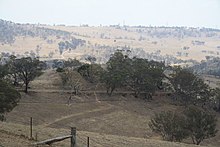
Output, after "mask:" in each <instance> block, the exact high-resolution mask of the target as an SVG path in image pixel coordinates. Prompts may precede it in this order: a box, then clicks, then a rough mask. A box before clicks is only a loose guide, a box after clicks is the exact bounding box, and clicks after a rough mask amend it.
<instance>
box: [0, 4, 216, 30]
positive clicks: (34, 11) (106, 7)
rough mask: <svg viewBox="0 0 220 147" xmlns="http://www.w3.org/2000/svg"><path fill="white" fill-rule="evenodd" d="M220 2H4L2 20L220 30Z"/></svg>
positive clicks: (0, 12) (0, 6) (0, 15)
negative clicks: (189, 27)
mask: <svg viewBox="0 0 220 147" xmlns="http://www.w3.org/2000/svg"><path fill="white" fill-rule="evenodd" d="M219 14H220V1H219V0H111V1H110V0H0V17H1V18H2V19H5V20H11V21H15V22H20V23H45V24H52V25H53V24H68V25H80V24H89V25H96V26H97V25H100V24H102V25H110V24H121V25H123V24H125V25H146V26H149V25H152V26H192V27H211V28H220V19H219Z"/></svg>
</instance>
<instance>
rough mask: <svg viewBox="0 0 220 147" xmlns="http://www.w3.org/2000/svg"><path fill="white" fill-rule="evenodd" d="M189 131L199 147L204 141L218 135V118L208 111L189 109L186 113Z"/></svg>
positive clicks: (197, 108)
mask: <svg viewBox="0 0 220 147" xmlns="http://www.w3.org/2000/svg"><path fill="white" fill-rule="evenodd" d="M185 115H186V124H187V129H188V130H189V132H190V136H191V138H192V141H193V143H194V144H197V145H199V144H200V143H201V142H202V141H203V140H204V139H207V138H211V137H214V136H215V134H216V133H217V130H216V123H217V118H216V116H215V115H213V114H212V113H210V112H209V111H208V110H204V109H202V108H199V107H189V108H187V110H186V111H185Z"/></svg>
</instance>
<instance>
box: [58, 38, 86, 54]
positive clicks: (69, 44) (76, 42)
mask: <svg viewBox="0 0 220 147" xmlns="http://www.w3.org/2000/svg"><path fill="white" fill-rule="evenodd" d="M85 43H86V41H85V40H82V39H76V38H72V40H70V41H65V42H63V41H61V42H59V43H58V46H59V51H60V54H62V53H63V51H64V50H72V49H76V48H77V47H78V46H83V45H85Z"/></svg>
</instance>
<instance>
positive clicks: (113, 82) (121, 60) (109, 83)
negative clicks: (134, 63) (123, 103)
mask: <svg viewBox="0 0 220 147" xmlns="http://www.w3.org/2000/svg"><path fill="white" fill-rule="evenodd" d="M130 68H131V66H130V59H129V58H128V57H127V56H124V55H123V54H122V53H121V52H119V51H118V52H115V53H114V55H112V56H111V58H110V59H109V61H108V62H107V70H106V72H105V73H104V76H103V77H102V79H103V81H104V83H105V84H106V88H107V93H108V94H109V95H111V94H112V92H113V91H114V90H115V89H116V88H119V87H122V86H124V85H125V83H126V79H128V77H129V70H130Z"/></svg>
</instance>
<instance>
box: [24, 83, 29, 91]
mask: <svg viewBox="0 0 220 147" xmlns="http://www.w3.org/2000/svg"><path fill="white" fill-rule="evenodd" d="M24 92H25V93H28V83H27V82H26V83H25V90H24Z"/></svg>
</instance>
